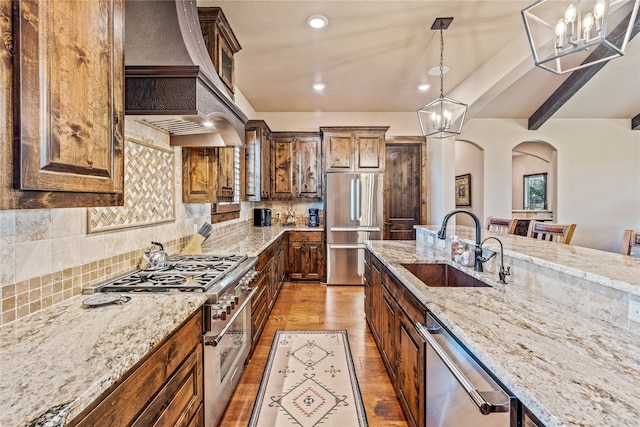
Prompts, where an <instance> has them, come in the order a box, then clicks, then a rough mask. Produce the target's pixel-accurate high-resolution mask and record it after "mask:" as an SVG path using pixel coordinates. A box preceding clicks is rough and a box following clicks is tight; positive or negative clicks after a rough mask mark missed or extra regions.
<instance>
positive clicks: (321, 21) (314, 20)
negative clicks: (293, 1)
mask: <svg viewBox="0 0 640 427" xmlns="http://www.w3.org/2000/svg"><path fill="white" fill-rule="evenodd" d="M328 23H329V20H328V19H327V18H326V17H325V16H322V15H312V16H310V17H308V18H307V25H309V26H310V27H312V28H324V27H326V26H327V24H328Z"/></svg>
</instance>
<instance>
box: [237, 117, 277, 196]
mask: <svg viewBox="0 0 640 427" xmlns="http://www.w3.org/2000/svg"><path fill="white" fill-rule="evenodd" d="M245 145H246V147H245V149H244V167H243V173H244V179H243V198H244V199H245V200H249V201H251V202H257V201H260V200H263V199H268V198H269V195H270V193H271V189H270V188H269V187H270V184H271V182H270V180H269V177H270V176H271V173H270V172H269V168H270V166H271V129H269V126H267V124H266V123H265V122H264V121H263V120H249V121H248V122H247V124H246V125H245Z"/></svg>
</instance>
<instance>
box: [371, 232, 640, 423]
mask: <svg viewBox="0 0 640 427" xmlns="http://www.w3.org/2000/svg"><path fill="white" fill-rule="evenodd" d="M429 228H430V229H432V230H437V228H438V227H429ZM465 229H467V230H465ZM453 230H454V232H455V233H456V234H457V235H460V236H461V237H463V238H468V237H469V236H473V229H468V227H457V228H453ZM469 231H471V234H469ZM449 234H452V233H449ZM486 235H487V236H488V235H490V233H486ZM483 237H486V236H485V232H484V231H483ZM500 239H501V240H502V241H503V242H504V243H505V252H507V250H509V251H510V255H513V256H514V257H515V256H516V255H515V254H516V253H517V252H518V251H522V252H523V254H522V255H521V256H522V257H523V258H527V259H529V260H530V262H534V263H541V264H546V263H550V264H552V265H554V266H555V267H556V268H559V266H560V265H563V264H564V263H566V264H569V267H567V268H568V269H569V270H571V271H572V270H575V272H576V274H582V275H585V274H593V275H597V276H598V277H600V275H601V276H602V280H603V281H606V280H607V279H606V275H607V274H611V275H612V276H611V277H609V279H610V281H611V283H612V284H613V285H615V286H618V287H622V288H626V289H632V290H634V291H635V292H639V289H638V285H637V282H638V280H639V278H638V276H639V275H638V271H639V270H638V269H639V268H640V264H635V262H634V261H631V264H632V265H630V266H629V265H625V264H626V261H627V260H626V259H624V258H627V257H622V256H621V255H616V254H612V256H611V257H608V256H607V255H606V253H603V252H601V251H592V250H589V249H585V248H578V247H573V246H571V247H569V246H567V245H556V244H545V243H541V242H535V241H533V242H532V240H533V239H529V240H527V239H525V238H513V239H512V238H511V236H506V235H501V236H500ZM471 240H473V239H471ZM519 240H522V242H519ZM487 243H489V242H487ZM366 245H367V247H368V248H370V249H371V250H372V252H373V253H374V254H375V255H376V256H377V257H378V258H380V259H381V261H382V262H383V264H384V265H385V266H386V267H388V268H389V270H390V271H391V272H392V274H394V275H395V276H396V277H397V278H398V279H400V280H401V281H402V283H403V284H404V285H405V286H406V287H407V289H408V290H409V291H410V292H411V293H412V294H413V295H415V296H416V297H417V298H418V299H419V300H420V301H421V302H422V303H424V304H425V305H426V307H427V308H428V309H429V310H430V311H431V312H433V314H434V315H435V316H436V317H437V318H438V319H439V320H440V321H441V322H442V323H443V324H444V325H445V326H446V327H447V328H448V329H449V330H450V331H451V332H452V333H453V334H454V335H455V336H456V337H457V338H458V339H459V340H460V341H461V342H462V343H463V344H464V345H465V346H466V347H467V348H468V349H469V350H470V351H471V352H472V353H473V354H475V355H476V357H478V359H479V360H480V361H481V362H482V363H483V364H484V365H485V366H486V367H487V368H488V369H489V370H491V371H492V372H493V373H494V374H495V376H496V377H497V378H499V379H500V380H501V381H502V383H503V384H504V385H505V386H506V387H508V388H509V389H510V390H511V391H512V392H513V393H514V394H515V395H516V396H517V397H518V398H519V399H520V400H521V401H522V402H523V403H524V404H525V405H526V406H527V407H528V408H529V409H530V410H531V411H532V412H533V413H534V414H535V415H536V416H537V417H538V418H539V419H540V420H541V421H542V422H543V423H545V425H546V426H548V427H554V426H576V425H579V426H593V427H596V426H597V427H602V426H638V425H639V423H640V421H639V420H640V340H639V339H638V335H635V334H633V333H631V332H629V331H628V330H625V329H624V328H618V327H615V326H613V325H611V324H609V323H607V322H605V321H603V320H599V319H597V318H595V317H591V316H590V315H588V314H585V313H583V312H579V311H578V310H575V309H573V308H570V307H566V306H563V305H561V304H559V303H558V302H557V300H554V299H552V298H549V297H548V296H547V295H545V294H544V293H543V292H541V291H540V289H538V288H537V285H536V284H535V283H519V282H518V281H517V280H516V281H514V282H512V283H508V284H506V285H502V284H498V283H497V276H496V275H495V274H493V273H477V272H474V271H473V268H472V267H471V268H466V269H465V268H461V269H463V270H465V271H466V272H468V273H470V274H471V275H473V276H475V277H478V278H481V279H483V280H484V281H486V282H488V283H490V284H491V285H492V288H434V287H428V286H426V285H425V284H424V283H422V282H421V281H420V280H418V279H417V278H416V277H415V276H413V275H412V274H411V273H410V272H409V271H408V270H406V269H405V268H404V267H402V266H401V265H400V263H411V262H437V263H443V262H448V261H447V260H446V259H445V258H444V257H443V256H442V255H439V254H437V253H436V254H435V255H434V253H433V252H431V253H430V255H427V254H426V253H425V251H424V248H423V247H418V246H417V245H416V242H414V241H368V242H367V243H366ZM436 252H437V251H436ZM595 252H597V254H596V253H595ZM538 256H540V258H537V257H538ZM600 256H602V257H603V259H601V258H600ZM607 263H611V264H610V268H611V269H610V270H607V269H606V265H607ZM582 269H584V270H582ZM626 270H631V271H626ZM579 272H581V273H579ZM634 272H635V274H633V273H634ZM509 279H510V278H509V277H508V278H507V281H508V282H511V280H509ZM622 279H625V280H626V279H630V282H625V281H624V280H622Z"/></svg>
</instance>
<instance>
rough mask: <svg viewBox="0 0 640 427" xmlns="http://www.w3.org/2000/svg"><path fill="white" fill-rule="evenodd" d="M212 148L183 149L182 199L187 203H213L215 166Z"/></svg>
mask: <svg viewBox="0 0 640 427" xmlns="http://www.w3.org/2000/svg"><path fill="white" fill-rule="evenodd" d="M211 155H212V152H211V149H209V148H183V149H182V201H183V202H185V203H211V195H212V194H213V178H212V171H213V167H212V164H211Z"/></svg>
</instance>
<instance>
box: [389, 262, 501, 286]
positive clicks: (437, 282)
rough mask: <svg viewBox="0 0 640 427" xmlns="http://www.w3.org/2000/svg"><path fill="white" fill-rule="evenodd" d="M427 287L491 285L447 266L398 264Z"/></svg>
mask: <svg viewBox="0 0 640 427" xmlns="http://www.w3.org/2000/svg"><path fill="white" fill-rule="evenodd" d="M400 265H402V266H403V267H404V268H406V269H407V270H409V271H410V272H411V274H413V275H414V276H416V277H417V278H418V279H420V280H421V281H422V282H423V283H424V284H425V285H427V286H437V287H448V288H490V287H491V285H488V284H486V283H484V282H483V281H481V280H478V279H476V278H475V277H473V276H470V275H468V274H467V273H464V272H462V271H460V270H458V269H457V268H455V267H451V266H450V265H448V264H400Z"/></svg>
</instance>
